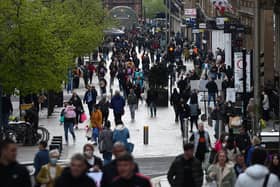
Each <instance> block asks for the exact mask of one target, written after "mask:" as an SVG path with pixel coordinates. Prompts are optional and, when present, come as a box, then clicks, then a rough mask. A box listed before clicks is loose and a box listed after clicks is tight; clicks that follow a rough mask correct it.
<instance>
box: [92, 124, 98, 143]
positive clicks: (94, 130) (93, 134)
mask: <svg viewBox="0 0 280 187" xmlns="http://www.w3.org/2000/svg"><path fill="white" fill-rule="evenodd" d="M98 136H99V129H98V128H96V127H95V128H93V129H92V140H93V141H95V142H97V138H98Z"/></svg>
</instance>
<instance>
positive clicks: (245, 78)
mask: <svg viewBox="0 0 280 187" xmlns="http://www.w3.org/2000/svg"><path fill="white" fill-rule="evenodd" d="M242 61H243V120H245V118H246V110H247V94H246V93H247V90H246V87H247V85H246V83H247V72H246V70H247V62H246V49H243V50H242Z"/></svg>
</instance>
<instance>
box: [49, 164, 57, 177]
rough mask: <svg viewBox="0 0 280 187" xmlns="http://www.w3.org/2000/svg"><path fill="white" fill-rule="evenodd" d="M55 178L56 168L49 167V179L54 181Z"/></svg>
mask: <svg viewBox="0 0 280 187" xmlns="http://www.w3.org/2000/svg"><path fill="white" fill-rule="evenodd" d="M55 176H56V167H55V166H50V177H51V178H52V179H54V178H55Z"/></svg>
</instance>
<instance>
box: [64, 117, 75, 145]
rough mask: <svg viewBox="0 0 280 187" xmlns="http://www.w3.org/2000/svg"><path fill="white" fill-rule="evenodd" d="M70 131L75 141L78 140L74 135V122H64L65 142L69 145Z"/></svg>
mask: <svg viewBox="0 0 280 187" xmlns="http://www.w3.org/2000/svg"><path fill="white" fill-rule="evenodd" d="M68 131H70V133H71V135H72V137H73V140H74V141H75V140H76V136H75V133H74V123H73V122H67V121H66V122H64V135H65V141H66V143H68Z"/></svg>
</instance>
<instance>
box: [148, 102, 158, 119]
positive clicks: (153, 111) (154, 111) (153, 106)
mask: <svg viewBox="0 0 280 187" xmlns="http://www.w3.org/2000/svg"><path fill="white" fill-rule="evenodd" d="M149 107H150V113H151V117H156V116H157V107H156V104H155V102H151V103H150V106H149Z"/></svg>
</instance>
